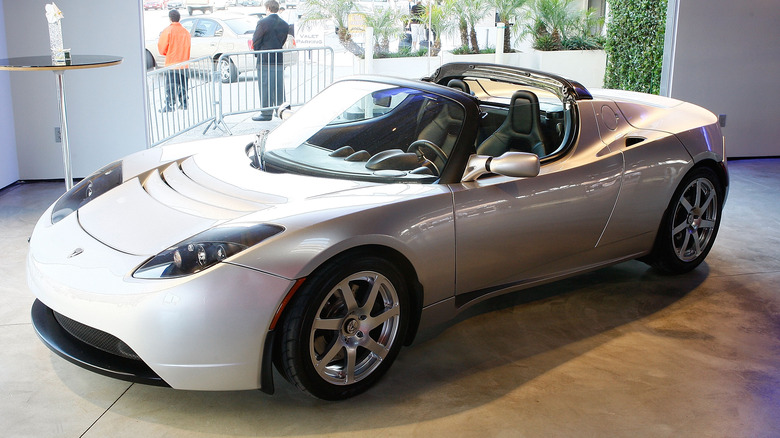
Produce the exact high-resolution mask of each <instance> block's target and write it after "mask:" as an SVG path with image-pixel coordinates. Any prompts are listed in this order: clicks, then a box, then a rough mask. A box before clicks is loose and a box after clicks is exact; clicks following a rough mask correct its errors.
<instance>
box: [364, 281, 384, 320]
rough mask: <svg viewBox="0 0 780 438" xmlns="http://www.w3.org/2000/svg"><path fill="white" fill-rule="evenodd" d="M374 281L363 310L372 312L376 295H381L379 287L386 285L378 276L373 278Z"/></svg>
mask: <svg viewBox="0 0 780 438" xmlns="http://www.w3.org/2000/svg"><path fill="white" fill-rule="evenodd" d="M372 280H373V282H372V285H371V291H370V292H369V293H368V298H367V299H366V302H365V304H363V307H362V308H361V310H363V311H364V312H366V313H369V312H371V308H372V307H374V303H375V302H376V297H377V295H379V289H381V288H382V286H384V284H383V283H382V282H381V281H379V279H378V278H377V277H373V278H372Z"/></svg>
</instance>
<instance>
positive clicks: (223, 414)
mask: <svg viewBox="0 0 780 438" xmlns="http://www.w3.org/2000/svg"><path fill="white" fill-rule="evenodd" d="M708 275H709V267H708V266H707V265H706V264H702V265H701V266H700V267H699V268H698V269H696V270H695V271H693V272H691V273H689V274H686V275H681V276H674V277H670V276H664V275H660V274H658V273H657V272H656V271H655V270H653V269H651V268H648V267H647V266H646V265H644V264H642V263H640V262H628V263H623V264H620V265H616V266H613V267H609V268H605V269H601V270H599V271H595V272H592V273H588V274H584V275H580V276H577V277H573V278H570V279H566V280H562V281H558V282H555V283H551V284H547V285H543V286H538V287H534V288H531V289H527V290H525V291H521V292H517V293H513V294H508V295H504V296H501V297H497V298H493V299H491V300H488V301H485V302H483V303H480V304H477V305H475V306H474V307H472V308H470V309H468V310H466V311H465V312H463V313H462V314H461V315H460V316H458V317H457V318H456V319H455V320H453V321H451V322H449V323H447V324H445V325H442V326H440V327H437V328H435V329H432V330H426V331H424V332H421V333H420V334H419V336H418V340H417V341H416V342H415V344H413V345H412V346H410V347H405V348H403V349H402V350H401V354H400V355H399V357H398V359H397V361H396V362H395V363H394V364H393V366H392V367H391V369H390V370H389V372H388V373H387V375H385V376H384V378H383V379H382V380H381V381H380V382H379V384H378V385H376V386H375V387H374V388H372V389H371V390H369V391H368V392H367V393H365V394H362V395H360V396H357V397H355V398H352V399H350V400H347V401H343V402H324V401H320V400H316V399H313V398H312V397H309V396H308V395H306V394H303V393H301V392H300V391H298V390H297V389H296V388H295V387H293V386H292V385H290V384H289V383H287V382H286V381H284V379H283V378H281V377H280V376H279V374H275V376H274V378H275V383H276V394H275V395H273V396H269V395H266V394H264V393H261V392H260V391H235V392H195V391H176V390H173V389H169V388H157V387H149V386H144V385H138V384H133V385H132V386H131V387H130V388H129V390H128V391H127V392H126V393H125V394H123V395H122V396H121V397H120V399H119V400H118V401H117V402H116V403H115V404H114V405H113V406H112V407H111V408H110V409H109V411H108V413H107V414H106V415H104V416H103V417H102V418H101V419H100V421H99V422H98V423H97V424H96V425H95V426H93V429H96V430H95V431H96V432H97V431H100V430H101V426H105V427H109V424H110V423H112V422H115V421H119V422H124V421H132V422H133V424H134V425H135V426H134V429H136V428H137V426H138V424H139V422H140V423H149V424H148V426H149V427H152V425H154V427H155V430H157V431H159V429H157V428H158V427H163V428H165V427H170V428H175V429H179V430H182V429H183V430H197V431H198V432H200V433H215V434H225V435H245V434H250V435H256V434H260V435H266V434H267V435H274V436H275V435H290V434H292V435H307V434H324V433H336V432H347V431H361V430H371V429H378V428H387V427H394V426H399V425H403V424H413V423H418V422H421V421H430V420H434V419H437V418H444V417H447V416H450V415H453V414H457V413H460V412H463V411H467V410H470V409H475V408H478V407H481V406H483V405H486V404H489V403H491V402H494V401H496V400H498V399H501V398H502V397H504V396H506V395H508V394H510V393H512V392H513V391H516V390H517V389H518V388H521V387H523V385H526V384H527V383H528V382H531V381H532V380H534V379H536V378H537V377H539V376H542V375H544V374H545V373H547V372H548V371H550V370H553V369H555V368H557V367H560V366H562V365H565V364H567V363H569V362H571V361H575V360H577V359H578V358H581V357H583V356H584V355H586V354H588V353H589V352H592V351H593V350H594V349H597V348H599V347H601V346H603V345H605V344H607V343H609V342H611V341H613V340H616V339H618V338H621V337H623V336H626V335H629V334H631V333H632V332H634V331H637V330H639V331H647V332H653V331H654V330H657V329H655V328H650V327H648V321H652V320H653V319H654V318H656V317H658V315H661V314H662V313H663V312H664V310H665V309H666V308H668V307H669V306H672V305H673V304H675V303H677V302H678V301H680V300H682V299H688V297H687V296H688V295H689V294H690V293H691V292H692V291H694V290H696V288H697V287H699V286H700V285H701V284H702V283H703V282H704V281H705V280H706V279H707V277H708ZM689 299H694V300H695V299H696V298H689ZM659 330H662V332H659V333H653V334H657V335H659V336H663V337H672V338H675V339H700V338H701V337H704V338H706V337H707V336H708V335H707V334H706V333H700V332H696V330H694V329H691V328H687V327H685V326H672V327H670V328H664V329H659ZM637 348H639V349H641V348H642V346H638V347H637ZM616 354H618V353H616ZM52 360H57V361H58V360H61V359H59V358H56V357H55V358H53V359H52ZM55 368H56V367H55ZM94 378H95V379H98V378H105V377H102V376H94ZM65 383H66V384H67V382H65ZM81 388H83V387H81ZM72 389H74V390H76V389H75V388H72ZM76 391H78V390H76ZM82 391H83V389H82ZM80 395H81V396H82V397H84V398H86V399H89V394H88V393H85V394H80ZM304 418H305V421H303V420H302V419H304ZM335 418H338V419H337V420H336V419H335ZM113 426H114V427H116V426H117V424H113ZM109 430H110V429H109Z"/></svg>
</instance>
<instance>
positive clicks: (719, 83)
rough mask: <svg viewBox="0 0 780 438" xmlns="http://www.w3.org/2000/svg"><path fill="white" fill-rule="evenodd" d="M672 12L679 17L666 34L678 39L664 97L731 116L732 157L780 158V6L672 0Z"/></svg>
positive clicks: (668, 59)
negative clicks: (691, 103)
mask: <svg viewBox="0 0 780 438" xmlns="http://www.w3.org/2000/svg"><path fill="white" fill-rule="evenodd" d="M669 5H670V8H672V9H671V11H672V12H674V11H675V9H676V12H677V15H676V26H675V23H674V20H669V26H668V27H667V32H669V31H671V32H675V33H676V38H668V39H667V45H666V47H665V49H666V50H665V65H664V78H663V81H662V94H666V95H670V96H672V97H675V98H678V99H681V100H686V101H689V102H693V103H696V104H698V105H701V106H703V107H705V108H707V109H709V110H710V111H712V112H714V113H715V114H726V115H727V123H726V128H725V129H724V130H723V132H724V135H725V136H726V147H727V154H728V156H730V157H758V156H778V155H780V141H778V139H780V109H778V98H777V96H778V91H777V87H776V83H777V81H778V79H780V3H779V2H778V1H777V0H771V1H768V0H742V1H734V0H669ZM672 18H675V17H674V16H673V17H672ZM670 40H672V41H673V43H672V44H669V43H668V42H669V41H670Z"/></svg>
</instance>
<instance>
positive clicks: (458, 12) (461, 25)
mask: <svg viewBox="0 0 780 438" xmlns="http://www.w3.org/2000/svg"><path fill="white" fill-rule="evenodd" d="M449 6H450V9H451V10H452V12H453V14H455V17H456V19H457V20H458V30H459V31H460V45H461V46H462V47H465V48H466V49H468V48H469V24H468V22H466V18H464V17H465V15H466V2H463V1H458V0H454V1H449Z"/></svg>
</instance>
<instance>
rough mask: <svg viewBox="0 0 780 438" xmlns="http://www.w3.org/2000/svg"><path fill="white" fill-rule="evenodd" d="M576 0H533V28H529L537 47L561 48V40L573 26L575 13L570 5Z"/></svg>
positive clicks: (530, 15) (531, 11)
mask: <svg viewBox="0 0 780 438" xmlns="http://www.w3.org/2000/svg"><path fill="white" fill-rule="evenodd" d="M573 1H574V0H533V3H532V5H531V9H530V12H529V18H530V20H529V21H530V23H532V24H531V25H529V26H531V28H530V29H527V31H526V32H527V33H530V34H532V35H533V37H534V47H535V48H537V49H546V50H560V49H561V48H562V47H563V46H562V44H561V41H563V40H564V39H565V38H566V31H567V29H568V28H569V27H570V26H571V23H572V20H573V19H574V15H575V14H576V13H574V12H573V11H572V10H571V8H570V5H571V4H572V2H573Z"/></svg>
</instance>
